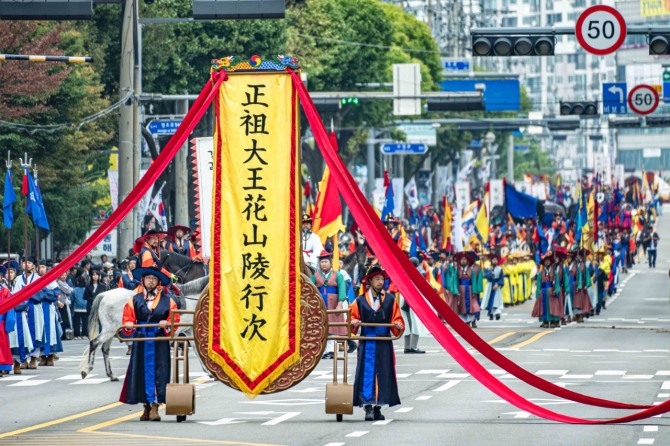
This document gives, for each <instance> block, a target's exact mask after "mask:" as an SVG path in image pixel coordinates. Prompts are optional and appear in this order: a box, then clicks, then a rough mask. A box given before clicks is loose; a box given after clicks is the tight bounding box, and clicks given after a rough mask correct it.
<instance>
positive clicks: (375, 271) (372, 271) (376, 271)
mask: <svg viewBox="0 0 670 446" xmlns="http://www.w3.org/2000/svg"><path fill="white" fill-rule="evenodd" d="M379 275H382V276H384V279H388V277H389V276H388V274H387V273H386V271H384V269H383V268H382V267H381V266H379V265H372V266H371V267H370V268H368V272H367V273H365V277H363V278H362V279H361V284H363V285H367V284H368V281H369V280H370V279H372V278H373V277H374V276H379Z"/></svg>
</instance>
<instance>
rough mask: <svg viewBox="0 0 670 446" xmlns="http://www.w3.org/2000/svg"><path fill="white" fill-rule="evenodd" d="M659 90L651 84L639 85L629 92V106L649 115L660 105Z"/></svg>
mask: <svg viewBox="0 0 670 446" xmlns="http://www.w3.org/2000/svg"><path fill="white" fill-rule="evenodd" d="M658 102H659V98H658V92H657V91H656V89H655V88H654V87H652V86H651V85H645V84H642V85H638V86H636V87H635V88H633V89H632V90H631V91H630V93H628V106H629V107H630V109H631V110H633V111H634V112H635V113H637V114H638V115H648V114H649V113H651V112H653V111H654V110H656V107H658Z"/></svg>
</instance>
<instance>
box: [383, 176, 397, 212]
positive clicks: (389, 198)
mask: <svg viewBox="0 0 670 446" xmlns="http://www.w3.org/2000/svg"><path fill="white" fill-rule="evenodd" d="M384 187H385V188H386V192H385V195H384V196H385V198H384V207H383V208H382V216H381V217H382V221H385V220H386V217H387V216H389V215H390V216H393V209H395V200H394V199H393V182H392V181H391V180H390V178H389V174H388V171H384Z"/></svg>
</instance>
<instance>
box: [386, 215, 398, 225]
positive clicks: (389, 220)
mask: <svg viewBox="0 0 670 446" xmlns="http://www.w3.org/2000/svg"><path fill="white" fill-rule="evenodd" d="M389 223H392V224H394V225H398V224H400V222H399V221H398V220H397V219H396V218H395V217H394V216H393V215H391V214H388V215H387V216H386V218H385V219H384V224H386V225H387V224H389Z"/></svg>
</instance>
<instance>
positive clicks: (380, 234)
mask: <svg viewBox="0 0 670 446" xmlns="http://www.w3.org/2000/svg"><path fill="white" fill-rule="evenodd" d="M291 74H292V76H293V82H294V84H295V85H296V88H297V90H298V94H299V96H300V99H301V104H302V107H303V110H304V111H305V114H306V116H307V120H308V122H309V124H310V127H311V128H312V131H313V132H314V136H315V139H316V141H317V143H318V145H319V147H320V148H321V152H322V154H323V156H324V159H325V161H326V163H327V165H328V167H329V168H330V170H331V172H332V174H333V176H334V178H335V180H336V182H337V184H338V189H339V191H340V193H342V195H343V197H344V199H345V202H346V203H347V204H348V205H349V207H350V209H351V212H352V215H353V216H354V218H355V219H356V221H357V223H358V225H359V226H360V227H361V229H362V230H363V232H364V234H365V235H366V238H367V240H368V242H369V243H370V245H371V246H372V248H373V249H374V251H375V253H376V254H377V255H378V257H379V258H380V260H381V262H382V264H384V265H385V266H386V268H387V269H388V270H389V272H390V274H391V276H392V277H393V278H394V283H396V284H397V286H398V287H399V288H400V290H401V292H402V293H403V296H404V297H405V298H406V299H407V300H408V302H409V304H410V305H411V306H412V308H413V310H414V311H415V312H416V314H417V316H419V318H420V319H421V321H422V322H423V323H424V324H426V326H427V327H428V328H429V330H430V331H431V333H433V334H434V335H435V338H436V339H437V340H438V341H439V342H440V344H441V345H442V346H443V347H444V348H445V350H447V352H449V354H451V356H452V357H453V358H454V359H455V360H456V361H457V362H458V363H459V364H460V365H461V366H462V367H463V368H464V369H465V370H467V371H468V372H469V373H470V374H471V375H472V376H473V377H474V378H475V379H477V380H478V381H479V382H481V383H482V384H484V385H485V386H486V387H487V388H488V389H489V390H491V391H492V392H493V393H495V394H496V395H498V396H500V397H501V398H503V399H505V400H506V401H508V402H509V403H511V404H513V405H514V406H516V407H518V408H520V409H522V410H525V411H527V412H530V413H532V414H533V415H536V416H539V417H542V418H545V419H548V420H553V421H558V422H564V423H574V424H611V423H623V422H629V421H636V420H641V419H644V418H648V417H651V416H654V415H659V414H662V413H665V412H668V411H670V401H666V402H664V403H662V404H660V405H658V406H653V407H650V408H648V409H645V410H642V411H640V412H637V413H634V414H631V415H628V416H625V417H620V418H614V419H609V420H586V419H582V418H576V417H570V416H566V415H562V414H559V413H556V412H553V411H550V410H547V409H545V408H543V407H540V406H538V405H536V404H533V403H531V402H529V401H528V400H526V399H525V398H523V397H521V396H520V395H519V394H517V393H516V392H514V391H513V390H512V389H510V388H509V387H507V386H506V385H505V384H504V383H502V382H501V381H500V380H498V379H497V378H496V377H494V376H493V375H491V374H490V373H489V372H488V371H487V370H486V369H485V368H484V367H483V366H482V365H481V364H480V363H479V362H477V361H476V360H475V359H474V358H473V357H472V356H471V355H470V353H469V352H468V351H467V350H466V349H465V348H464V347H463V346H462V345H461V344H460V343H459V342H458V340H456V338H455V337H454V336H453V335H452V334H451V333H450V332H449V330H448V329H447V328H446V327H445V326H444V325H443V324H442V323H441V322H440V320H439V319H438V318H437V316H436V315H435V314H434V312H433V311H432V310H431V308H430V307H429V306H428V305H426V302H425V301H424V296H425V298H426V299H428V301H429V302H430V303H431V304H432V305H433V306H434V307H435V308H436V309H437V310H438V312H439V314H440V315H441V316H442V317H444V318H445V319H446V320H447V321H448V322H449V323H450V325H452V327H453V328H454V329H455V330H456V331H457V332H459V333H460V334H461V335H463V337H464V339H466V340H467V341H468V342H470V343H471V344H472V345H473V346H474V347H475V348H477V349H478V350H480V352H482V353H483V354H484V355H485V356H486V357H487V358H488V359H490V360H492V361H493V362H495V363H496V364H497V365H498V366H501V367H502V365H501V363H503V364H506V365H508V367H507V368H505V367H503V368H505V369H506V370H507V371H508V372H510V373H512V374H514V375H515V376H517V378H520V379H522V380H523V381H525V382H527V383H528V384H531V385H533V386H534V387H537V388H538V389H540V390H543V391H546V392H548V393H552V394H554V395H556V396H560V397H562V398H567V399H570V400H573V401H577V402H580V403H584V404H590V405H595V406H601V407H610V408H626V409H630V408H641V407H649V406H636V405H631V404H623V403H617V402H613V401H608V400H602V399H598V398H593V397H588V396H585V395H581V394H579V393H576V392H572V391H569V390H567V389H563V388H561V387H558V386H556V385H554V384H552V383H549V382H547V381H545V380H542V379H540V378H538V377H536V376H534V375H532V374H531V373H529V372H528V371H526V370H524V369H522V368H521V367H519V366H518V365H516V364H514V363H513V362H511V361H510V360H509V359H507V358H505V357H504V356H503V355H501V354H500V353H498V352H497V351H495V349H493V348H492V347H491V346H489V345H488V344H486V343H485V342H484V341H483V340H482V339H481V338H479V337H478V336H477V335H476V334H474V333H473V332H472V331H471V330H469V328H468V330H463V329H464V328H467V327H466V326H465V324H464V323H463V322H462V321H461V320H460V318H458V316H456V314H454V313H453V312H452V311H450V310H449V309H448V307H447V306H446V303H444V302H443V301H442V299H440V298H439V296H438V295H437V294H436V293H435V291H434V290H433V289H432V288H431V287H430V285H429V284H428V283H426V282H425V280H424V278H423V277H422V276H421V275H420V273H419V272H418V271H417V270H416V269H415V268H414V267H413V266H412V265H411V263H410V262H409V260H408V259H407V258H406V256H405V255H404V254H403V253H402V252H401V251H400V250H399V249H398V248H397V247H396V246H395V245H394V244H393V243H392V240H391V238H390V236H389V234H388V231H387V230H386V229H385V228H384V226H383V224H382V223H381V221H380V220H379V218H378V217H377V216H376V214H374V211H373V210H372V208H371V207H370V205H369V204H368V203H367V201H366V200H365V198H364V197H363V196H362V194H361V192H360V191H359V189H358V186H357V185H356V183H355V181H354V179H353V178H352V177H351V175H350V174H349V172H348V170H347V169H346V166H344V165H343V164H342V161H341V160H340V159H339V157H338V156H337V155H336V154H335V152H334V150H333V148H332V146H331V145H330V141H329V140H328V136H327V133H326V130H325V127H324V126H323V123H322V122H321V120H320V117H319V115H318V112H317V111H316V108H315V107H314V104H313V103H312V100H311V97H310V96H309V93H308V92H307V90H306V89H305V87H304V85H303V84H302V81H301V80H300V78H299V77H298V76H297V75H296V74H295V72H292V73H291ZM407 276H409V277H407ZM468 332H469V333H468ZM474 338H477V339H474ZM482 344H483V345H482ZM480 346H481V348H479V347H480ZM486 347H488V349H487V348H486ZM490 350H493V352H494V353H495V354H492V353H491V351H490ZM487 353H488V355H487ZM489 355H490V356H492V357H493V358H495V360H494V359H492V358H491V357H489ZM501 358H502V359H504V361H503V360H502V359H501Z"/></svg>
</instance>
